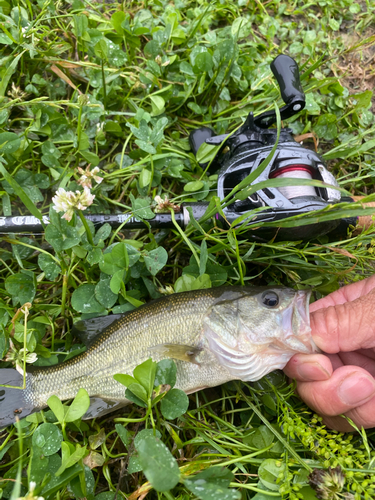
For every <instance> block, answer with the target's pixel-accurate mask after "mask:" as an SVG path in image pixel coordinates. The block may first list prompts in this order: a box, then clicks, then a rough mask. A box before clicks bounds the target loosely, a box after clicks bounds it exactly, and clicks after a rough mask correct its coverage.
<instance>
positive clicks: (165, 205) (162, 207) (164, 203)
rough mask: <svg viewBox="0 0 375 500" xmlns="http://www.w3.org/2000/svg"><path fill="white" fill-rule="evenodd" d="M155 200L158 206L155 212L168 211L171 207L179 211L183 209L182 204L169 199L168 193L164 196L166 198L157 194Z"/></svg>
mask: <svg viewBox="0 0 375 500" xmlns="http://www.w3.org/2000/svg"><path fill="white" fill-rule="evenodd" d="M154 201H155V202H156V207H155V209H154V211H155V213H160V212H164V213H168V212H169V209H170V208H171V209H172V210H173V211H174V212H179V211H180V210H181V208H180V206H179V205H176V204H175V203H172V202H171V201H170V200H168V197H167V196H166V195H165V196H164V200H163V198H162V197H161V196H159V195H158V196H155V198H154Z"/></svg>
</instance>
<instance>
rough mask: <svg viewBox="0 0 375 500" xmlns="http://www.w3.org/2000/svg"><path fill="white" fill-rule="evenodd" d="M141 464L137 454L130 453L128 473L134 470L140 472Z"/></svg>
mask: <svg viewBox="0 0 375 500" xmlns="http://www.w3.org/2000/svg"><path fill="white" fill-rule="evenodd" d="M141 470H142V465H141V462H140V461H139V457H138V455H132V456H131V457H130V459H129V466H128V472H129V474H134V473H135V472H141Z"/></svg>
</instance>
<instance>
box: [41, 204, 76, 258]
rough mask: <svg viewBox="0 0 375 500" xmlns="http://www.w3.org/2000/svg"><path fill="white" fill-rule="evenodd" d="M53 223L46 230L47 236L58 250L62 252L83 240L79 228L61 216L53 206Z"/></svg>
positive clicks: (51, 212)
mask: <svg viewBox="0 0 375 500" xmlns="http://www.w3.org/2000/svg"><path fill="white" fill-rule="evenodd" d="M50 219H51V224H48V226H47V227H46V230H45V236H46V240H47V241H48V243H50V244H51V245H52V246H53V248H54V250H55V251H56V252H62V251H63V250H68V249H69V248H73V247H74V246H76V245H78V244H79V243H80V241H81V237H80V235H79V232H78V230H77V229H76V228H75V227H72V226H70V225H69V224H68V222H67V221H66V220H65V219H62V218H61V213H60V214H57V213H56V211H55V210H53V208H51V210H50Z"/></svg>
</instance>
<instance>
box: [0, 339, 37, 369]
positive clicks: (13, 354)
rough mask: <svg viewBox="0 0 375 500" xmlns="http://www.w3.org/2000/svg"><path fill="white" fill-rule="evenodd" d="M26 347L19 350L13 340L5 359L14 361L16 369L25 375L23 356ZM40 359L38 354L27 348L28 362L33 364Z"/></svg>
mask: <svg viewBox="0 0 375 500" xmlns="http://www.w3.org/2000/svg"><path fill="white" fill-rule="evenodd" d="M24 352H25V349H24V348H23V347H22V349H20V350H19V351H17V349H16V348H15V347H14V345H13V342H11V346H10V349H9V351H8V352H7V355H6V356H5V361H13V362H15V363H16V367H15V368H16V370H17V371H18V372H19V373H20V374H21V375H23V356H24ZM37 359H38V356H37V354H36V353H35V352H29V351H28V350H27V349H26V363H28V364H32V363H35V361H36V360H37Z"/></svg>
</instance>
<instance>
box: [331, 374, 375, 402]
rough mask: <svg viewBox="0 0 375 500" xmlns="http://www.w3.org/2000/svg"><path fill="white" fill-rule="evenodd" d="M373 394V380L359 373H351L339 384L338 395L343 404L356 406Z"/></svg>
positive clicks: (374, 388)
mask: <svg viewBox="0 0 375 500" xmlns="http://www.w3.org/2000/svg"><path fill="white" fill-rule="evenodd" d="M374 393H375V382H374V379H373V378H370V377H366V376H365V375H362V374H361V373H352V374H351V375H349V376H348V377H346V378H344V380H343V381H342V382H341V384H340V387H339V390H338V394H339V397H340V399H341V401H343V402H344V403H345V404H347V405H351V406H352V405H357V404H359V403H361V402H362V401H364V400H366V399H368V398H369V397H370V396H372V395H373V394H374Z"/></svg>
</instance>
